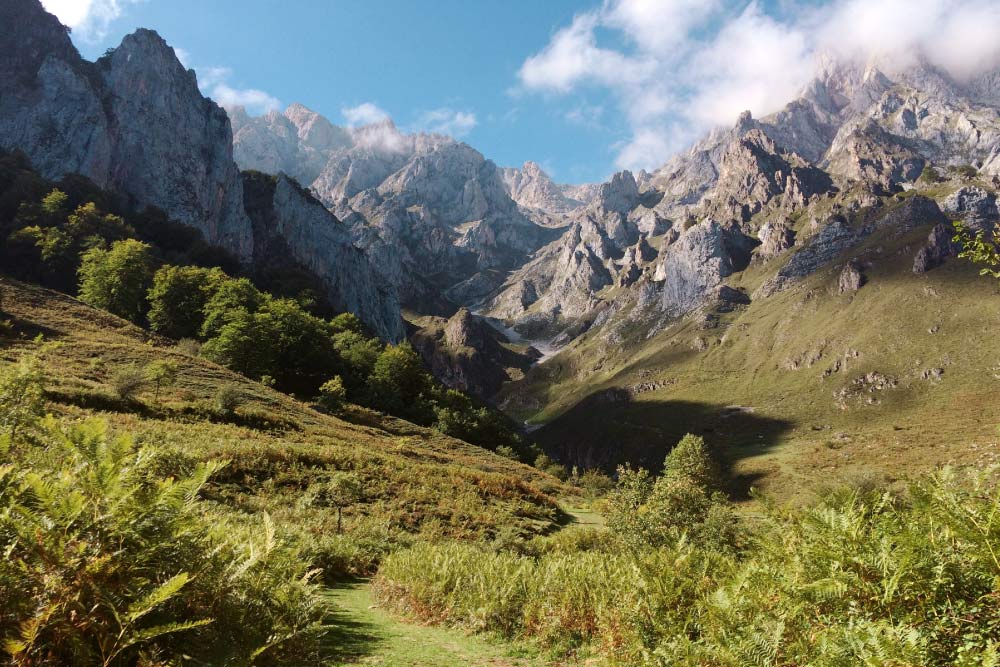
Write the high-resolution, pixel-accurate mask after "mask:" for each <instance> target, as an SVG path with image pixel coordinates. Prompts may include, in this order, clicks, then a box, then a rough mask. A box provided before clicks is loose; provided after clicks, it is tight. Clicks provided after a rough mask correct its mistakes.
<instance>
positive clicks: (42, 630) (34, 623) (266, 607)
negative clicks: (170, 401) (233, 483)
mask: <svg viewBox="0 0 1000 667" xmlns="http://www.w3.org/2000/svg"><path fill="white" fill-rule="evenodd" d="M45 441H46V445H47V446H46V449H45V450H35V452H36V453H37V454H38V456H37V457H35V458H33V459H31V460H23V459H15V460H14V461H13V462H12V463H11V465H9V466H6V467H5V468H4V470H3V473H0V550H2V551H3V552H4V558H3V559H2V560H0V599H3V600H4V601H5V604H4V609H3V611H2V612H0V637H3V638H4V639H5V648H6V650H7V651H8V652H9V653H10V654H11V657H12V659H13V664H24V665H28V664H30V665H40V666H51V667H56V666H58V665H106V666H108V667H110V666H121V667H124V666H125V665H152V664H158V665H159V664H180V663H181V662H182V661H183V662H189V661H190V662H193V663H197V664H250V663H251V662H255V664H268V665H298V664H315V663H316V662H317V652H318V648H319V647H318V643H317V642H318V638H319V635H320V632H321V630H320V627H321V626H320V623H321V621H322V618H323V616H324V614H325V611H326V610H325V606H324V604H323V602H322V600H321V599H320V597H319V596H318V594H317V590H316V588H315V586H313V585H312V584H309V583H308V577H307V576H304V575H305V573H306V566H305V564H304V563H302V562H301V561H299V560H298V559H297V557H296V556H295V554H294V552H292V551H290V550H289V549H288V548H287V547H285V546H283V544H282V543H281V541H280V540H279V539H278V538H277V537H276V536H275V534H274V527H273V525H272V524H271V523H270V522H269V521H268V520H267V519H266V518H265V519H264V522H263V526H262V527H261V528H258V527H256V526H251V525H250V524H243V523H234V522H233V521H231V520H229V519H227V518H224V517H222V516H219V515H216V514H213V513H212V511H211V509H210V508H208V507H205V506H204V505H203V503H202V502H201V501H200V500H199V499H198V494H199V490H200V489H201V487H202V486H203V485H204V483H205V481H206V480H207V479H208V478H209V477H210V476H211V475H212V474H213V472H215V471H216V470H217V469H218V468H219V465H218V464H213V463H208V464H205V463H201V464H197V465H196V467H195V469H194V470H193V472H191V473H190V474H182V475H180V476H178V477H170V478H161V477H158V476H157V474H156V470H155V468H154V467H152V466H153V465H154V464H156V463H157V459H156V457H154V456H150V455H149V453H147V452H144V451H136V450H135V447H134V445H133V443H132V442H131V441H130V440H129V439H127V438H125V437H111V436H109V435H108V433H107V430H106V427H105V426H104V425H103V424H101V423H99V422H88V423H85V424H83V425H77V426H74V427H72V428H66V429H64V428H62V427H60V425H59V424H58V423H56V422H55V421H54V420H52V421H50V422H48V424H47V425H46V434H45ZM235 637H238V638H239V640H238V641H234V638H235Z"/></svg>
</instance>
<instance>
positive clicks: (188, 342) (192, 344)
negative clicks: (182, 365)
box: [174, 338, 201, 357]
mask: <svg viewBox="0 0 1000 667" xmlns="http://www.w3.org/2000/svg"><path fill="white" fill-rule="evenodd" d="M174 349H175V350H177V351H178V352H180V353H181V354H185V355H187V356H189V357H197V356H198V355H200V354H201V343H200V342H198V341H197V340H195V339H194V338H181V339H180V340H179V341H177V345H175V346H174Z"/></svg>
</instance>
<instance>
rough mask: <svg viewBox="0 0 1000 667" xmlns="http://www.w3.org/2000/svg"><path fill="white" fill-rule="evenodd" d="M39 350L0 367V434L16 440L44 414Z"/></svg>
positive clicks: (43, 381)
mask: <svg viewBox="0 0 1000 667" xmlns="http://www.w3.org/2000/svg"><path fill="white" fill-rule="evenodd" d="M40 354H41V352H40V351H32V352H28V353H26V354H23V355H22V356H21V358H20V359H19V360H18V361H17V363H15V364H11V365H9V366H4V367H3V368H0V434H7V435H9V436H10V437H11V438H12V439H15V440H16V439H17V437H18V436H20V435H22V434H23V433H24V432H25V431H26V430H27V429H30V428H32V427H34V426H35V425H36V424H37V423H38V420H39V418H41V416H42V415H43V414H44V412H45V400H44V393H45V373H44V371H43V370H42V362H41V357H40Z"/></svg>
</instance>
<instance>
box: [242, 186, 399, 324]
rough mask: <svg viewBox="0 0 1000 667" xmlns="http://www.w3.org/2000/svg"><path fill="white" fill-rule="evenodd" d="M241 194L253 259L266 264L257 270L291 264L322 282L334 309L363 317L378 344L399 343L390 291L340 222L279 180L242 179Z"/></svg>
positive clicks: (396, 303) (396, 312)
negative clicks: (249, 224)
mask: <svg viewBox="0 0 1000 667" xmlns="http://www.w3.org/2000/svg"><path fill="white" fill-rule="evenodd" d="M244 193H245V194H244V199H245V203H246V210H247V211H248V212H249V214H250V217H251V219H252V220H253V231H254V254H255V256H258V257H262V258H268V260H267V263H264V262H263V261H262V263H261V264H260V265H258V268H259V269H265V270H266V269H269V268H272V267H273V265H274V263H275V262H282V261H286V262H287V261H289V260H290V259H292V258H294V260H295V261H296V263H297V264H298V265H299V266H302V267H304V268H306V269H308V270H309V271H311V272H312V273H313V274H315V275H316V276H318V277H319V278H320V280H322V281H323V284H324V286H325V287H326V294H327V297H328V299H329V300H330V303H331V305H333V307H334V308H336V309H337V310H340V311H347V312H351V313H363V314H364V317H363V321H364V322H365V324H366V325H367V326H368V327H369V328H370V329H371V330H372V332H373V333H375V334H376V335H378V336H379V337H380V338H382V339H383V340H388V341H391V342H399V341H401V340H403V338H404V337H405V333H406V332H405V329H404V327H403V320H402V318H401V317H400V314H399V313H400V309H399V299H398V297H397V296H396V292H395V290H394V289H393V288H392V286H391V285H389V284H388V283H387V282H386V280H385V279H384V278H383V277H382V275H381V274H380V273H379V272H378V271H376V270H375V268H374V267H373V266H372V264H371V262H370V261H369V259H368V256H367V255H365V253H364V252H362V251H361V250H360V249H359V248H357V247H355V246H354V244H353V243H352V241H351V234H350V231H349V230H348V229H347V228H346V226H345V225H344V224H343V223H342V222H340V221H339V220H337V218H336V217H335V216H334V215H333V214H332V213H330V212H329V211H327V210H326V208H324V207H323V205H322V204H321V203H320V202H319V201H317V200H316V199H315V198H314V197H313V196H312V195H311V194H310V193H309V192H308V191H306V190H305V189H304V188H302V186H300V185H298V184H297V183H295V182H294V181H292V180H291V179H290V178H288V177H287V176H285V175H284V174H279V175H278V176H276V177H272V176H266V175H263V174H260V175H258V174H253V173H246V174H245V175H244Z"/></svg>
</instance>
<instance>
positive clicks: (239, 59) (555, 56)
mask: <svg viewBox="0 0 1000 667" xmlns="http://www.w3.org/2000/svg"><path fill="white" fill-rule="evenodd" d="M43 3H44V4H45V5H46V6H47V7H48V8H49V9H50V11H53V12H55V13H56V14H57V15H58V16H60V18H61V19H62V20H63V22H64V23H67V24H69V25H71V26H73V27H74V32H73V35H74V42H75V43H76V45H77V47H78V48H79V49H80V50H81V52H82V53H83V54H84V56H85V57H88V58H91V59H93V58H96V57H98V56H100V55H101V54H102V53H103V52H104V50H105V49H107V48H108V47H111V46H115V45H117V44H118V43H119V42H120V41H121V38H122V36H124V35H125V34H127V33H129V32H131V31H132V30H134V29H135V28H137V27H140V26H141V27H147V28H152V29H155V30H157V31H158V32H159V33H160V34H161V35H162V36H163V37H164V38H165V39H166V40H167V42H169V43H170V44H171V45H172V46H174V47H175V48H176V49H177V50H178V51H179V52H180V53H181V55H182V56H183V60H184V61H185V63H186V64H187V65H188V66H189V67H193V68H194V69H195V70H197V72H198V75H199V80H200V81H201V82H202V87H203V90H205V91H207V92H208V93H210V94H211V95H212V96H213V97H215V98H216V99H217V100H218V101H221V102H226V101H229V102H233V101H241V100H242V101H246V102H247V103H248V107H250V111H251V113H253V112H258V113H259V112H261V111H262V110H263V109H264V108H266V107H268V106H277V105H280V106H281V107H284V106H287V105H288V104H290V103H292V102H301V103H303V104H305V105H306V106H308V107H310V108H312V109H314V110H316V111H319V112H321V113H323V114H324V115H325V116H327V117H328V118H330V120H331V121H333V122H335V123H338V124H349V123H352V122H353V123H360V122H362V121H363V120H364V119H366V118H367V119H370V118H373V117H375V116H377V115H378V114H379V113H383V112H384V113H386V114H388V115H389V116H391V117H392V118H393V120H394V121H395V122H396V124H397V125H398V126H400V127H401V128H403V129H406V130H438V131H445V132H447V133H450V134H453V135H455V136H457V137H459V138H461V139H463V140H464V141H467V142H468V143H469V144H471V145H472V146H474V147H475V148H477V149H478V150H480V151H481V152H482V153H483V154H484V155H486V157H488V158H490V159H492V160H493V161H495V162H496V163H497V164H500V165H502V166H511V165H520V164H521V163H522V162H524V161H525V160H534V161H536V162H539V163H540V164H541V165H542V166H543V167H544V168H545V169H546V170H547V171H549V172H550V174H551V175H552V176H553V177H554V178H556V180H558V181H561V182H570V183H581V182H593V181H600V180H604V179H606V178H607V177H608V176H609V175H610V174H612V173H613V172H614V171H617V170H618V169H621V168H631V169H638V168H647V169H653V168H655V167H657V166H659V165H661V164H662V163H663V162H664V161H665V160H666V159H667V158H668V157H669V156H670V155H672V154H674V153H675V152H676V151H678V150H681V149H683V148H684V147H686V146H687V145H689V144H690V143H691V142H693V141H694V140H695V139H697V138H698V137H699V136H700V135H701V134H702V133H704V132H705V131H707V130H709V129H711V128H712V127H714V126H717V125H728V124H731V123H732V122H733V121H734V120H735V119H736V117H737V116H738V114H739V113H740V112H741V111H743V110H744V109H750V110H751V111H752V112H753V113H754V115H755V116H760V115H763V114H766V113H770V112H772V111H776V110H777V109H779V108H780V107H781V106H782V105H783V104H784V103H786V102H788V101H790V100H791V99H792V98H793V97H794V96H795V95H796V93H797V92H798V91H799V90H801V88H802V87H803V86H804V85H805V84H806V83H808V81H809V80H810V79H811V78H812V77H814V76H815V75H816V73H817V68H818V67H819V63H820V62H821V60H822V59H821V58H820V57H819V56H820V55H821V54H822V55H824V56H826V55H834V56H836V57H838V58H840V59H849V60H850V59H853V60H870V59H872V58H877V59H879V60H880V61H882V62H884V63H886V64H891V63H895V64H897V65H899V64H905V63H906V62H907V60H908V59H912V58H914V57H915V56H917V55H920V56H922V57H926V58H929V59H930V60H931V61H932V62H933V63H934V64H937V65H939V66H941V67H942V68H944V69H946V70H948V71H949V72H951V73H953V74H955V75H956V76H969V75H972V74H975V73H976V72H977V71H980V70H982V69H983V68H986V67H995V66H996V64H997V61H998V60H1000V40H996V39H995V32H996V27H997V26H998V25H1000V0H592V1H587V0H584V1H582V2H570V1H568V0H509V1H508V2H495V1H492V0H420V1H417V0H285V1H284V2H280V1H278V0H43Z"/></svg>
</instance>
